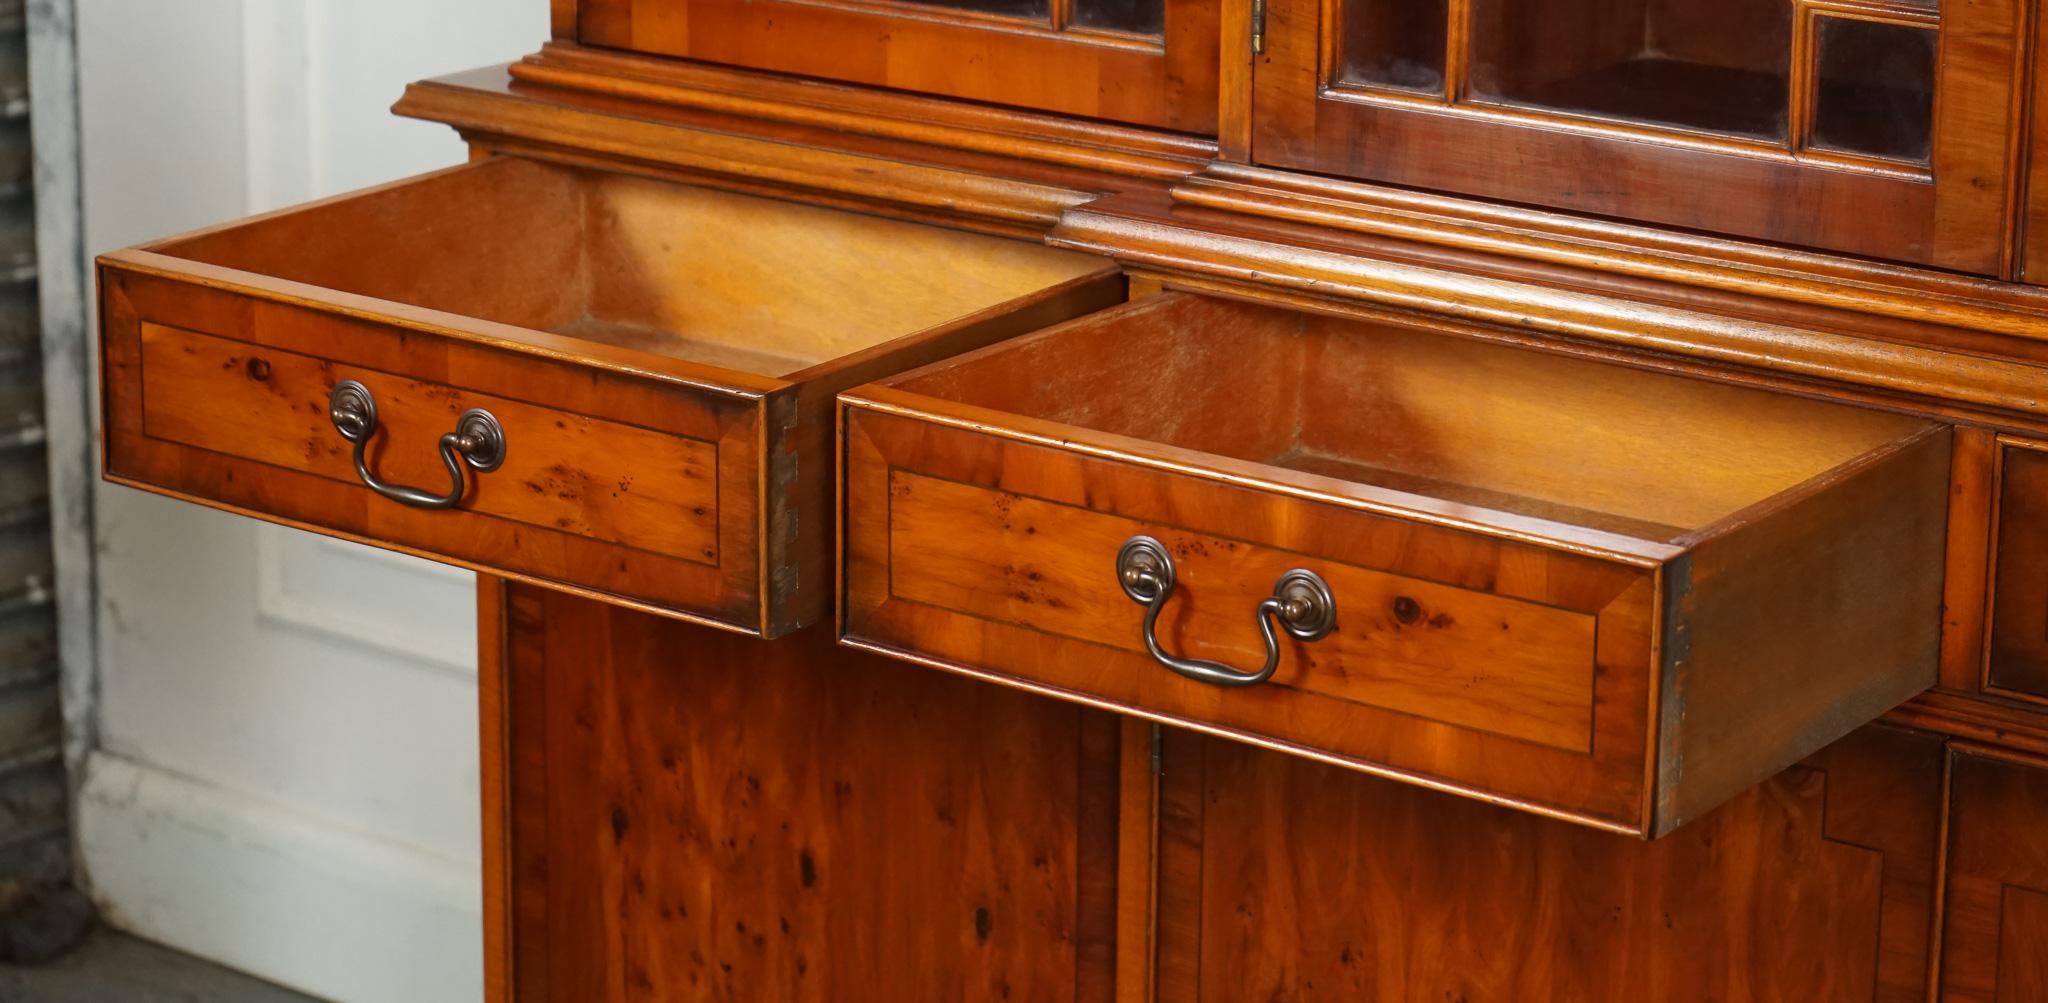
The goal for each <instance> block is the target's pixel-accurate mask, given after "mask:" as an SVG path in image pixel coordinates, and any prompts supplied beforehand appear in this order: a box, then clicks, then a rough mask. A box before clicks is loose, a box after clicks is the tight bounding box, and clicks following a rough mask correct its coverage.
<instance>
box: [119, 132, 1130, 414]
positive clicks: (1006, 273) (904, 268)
mask: <svg viewBox="0 0 2048 1003" xmlns="http://www.w3.org/2000/svg"><path fill="white" fill-rule="evenodd" d="M151 250H153V251H155V252H157V253H160V254H166V255H170V256H172V257H177V258H184V259H188V260H192V261H200V262H205V263H208V264H213V265H219V266H222V267H226V268H234V269H240V270H242V271H247V272H254V273H258V274H261V275H266V276H273V277H276V278H281V279H287V280H291V281H294V282H302V283H306V284H308V285H313V286H318V287H320V288H322V289H330V290H340V291H342V292H348V293H355V294H358V295H363V296H370V297H375V298H377V299H381V300H388V301H392V302H396V303H403V304H407V305H410V306H415V307H424V308H427V309H431V310H440V311H445V312H448V313H455V314H461V315H463V316H466V317H473V318H478V319H481V320H487V321H494V322H497V323H501V324H509V325H513V326H516V327H523V328H530V329H533V330H539V331H547V332H551V333H554V334H559V335H566V336H569V337H572V338H577V339H581V340H584V341H589V342H597V343H602V344H608V345H614V346H619V347H624V348H631V349H636V350H640V351H645V352H652V353H655V354H659V355H666V356H671V357H674V358H679V359H685V360H689V361H692V362H701V363H705V364H708V365H715V366H720V367H723V368H727V369H736V370H740V371H743V372H749V373H754V374H757V375H762V376H785V375H789V374H791V373H794V372H796V371H799V370H802V369H805V368H808V367H811V366H814V365H818V364H820V363H824V362H829V361H831V360H834V359H838V358H841V357H844V356H847V355H850V354H853V353H856V352H859V351H862V350H864V349H867V348H871V347H874V346H876V345H880V344H883V343H886V342H889V341H892V340H894V339H897V338H900V337H904V336H907V335H911V334H915V333H917V332H920V331H923V330H926V329H929V328H932V327H935V326H937V325H940V324H944V323H946V322H947V321H951V320H954V319H957V318H960V317H964V316H967V315H970V314H974V313H977V312H979V311H982V310H985V309H987V308H989V307H992V306H995V305H998V304H1001V303H1004V302H1006V301H1008V300H1011V299H1015V298H1017V297H1019V296H1023V295H1027V294H1029V293H1033V292H1036V291H1038V290H1041V289H1044V288H1046V287H1049V286H1053V285H1057V284H1059V283H1061V282H1064V281H1067V280H1069V279H1073V278H1077V277H1080V276H1083V275H1087V274H1090V273H1092V272H1096V271H1099V270H1100V269H1101V267H1102V261H1101V259H1099V258H1095V257H1092V256H1089V255H1084V254H1077V253H1073V252H1069V251H1060V250H1054V249H1052V248H1047V247H1044V246H1041V245H1035V244H1027V243H1023V242H1020V241H1014V240H1007V239H1003V238H999V237H991V236H987V235H983V234H974V233H964V232H960V231H954V230H944V229H940V228H938V227H931V226H922V225H918V224H914V223H905V222H899V221H895V220H887V219H881V218H878V217H872V216H864V215H860V214H858V213H852V212H844V211H839V210H834V209H823V208H818V207H815V206H806V205H801V204H798V203H794V202H788V201H779V200H774V199H766V198H758V197H754V196H749V195H740V194H734V193H731V192H724V191H717V190H713V189H708V188H695V187H690V186H686V185H679V184H674V183H669V182H664V181H658V180H653V179H649V178H642V177H637V176H633V175H627V174H618V173H607V172H602V171H591V170H583V169H576V168H567V167H559V166H554V165H550V164H543V163H540V162H537V161H531V160H522V159H518V158H497V159H494V160H492V161H488V162H485V163H481V164H475V165H471V166H468V167H463V168H457V169H455V170H452V171H447V172H443V173H440V174H435V175H429V176H427V177H424V178H421V179H418V180H415V181H411V182H406V183H402V184H398V185H393V186H390V187H386V188H381V189H376V190H373V191H370V192H367V193H363V194H358V195H352V196H344V197H342V198H339V199H334V200H330V201H327V202H322V203H317V204H315V205H312V206H308V207H306V208H303V209H296V210H290V211H286V212H282V213H276V214H272V215H269V216H264V217H260V218H258V219H256V220H252V221H250V222H247V223H242V224H238V225H233V226H228V227H225V228H221V229H216V230H211V231H207V232H204V233H201V234H197V235H194V236H190V237H186V238H179V239H174V240H171V241H168V242H165V243H162V244H159V245H156V246H154V247H152V248H151Z"/></svg>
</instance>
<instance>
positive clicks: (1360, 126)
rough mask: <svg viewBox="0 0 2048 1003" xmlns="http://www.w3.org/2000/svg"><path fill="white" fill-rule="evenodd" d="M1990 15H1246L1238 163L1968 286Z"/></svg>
mask: <svg viewBox="0 0 2048 1003" xmlns="http://www.w3.org/2000/svg"><path fill="white" fill-rule="evenodd" d="M2023 11H2024V8H2023V5H2021V4H2019V3H2016V2H2014V0H1987V2H1981V3H1963V2H1958V0H1857V2H1854V3H1843V2H1838V0H1727V2H1720V3H1711V2H1707V0H1327V2H1326V0H1270V3H1269V7H1268V13H1267V15H1266V27H1265V32H1264V36H1263V40H1264V51H1263V53H1261V54H1260V55H1259V56H1258V57H1257V58H1256V59H1255V61H1254V63H1255V69H1254V91H1255V98H1254V102H1255V104H1254V115H1253V123H1254V124H1253V128H1254V139H1253V151H1252V155H1253V159H1254V160H1256V161H1258V162H1260V163H1264V164H1269V165H1273V166H1278V167H1288V168H1296V169H1301V170H1310V171H1319V172H1323V173H1331V174H1344V175H1351V176H1354V177H1361V178H1367V179H1372V180H1378V181H1387V182H1393V183H1396V184H1404V185H1415V186H1418V187H1427V188H1434V189H1439V190H1450V191H1455V192H1459V193H1462V194H1468V195H1477V196H1482V197H1486V198H1496V199H1506V200H1511V201H1516V202H1525V203H1533V204H1538V205H1548V206H1553V207H1556V208H1560V209H1568V210H1575V211H1580V212H1588V213H1598V214H1601V215H1609V216H1618V217H1625V218H1630V219H1637V220H1643V221H1647V222H1652V223H1658V224H1666V225H1674V226H1683V227H1691V228H1696V229H1701V230H1711V231H1717V232H1720V233H1725V234H1730V235H1735V236H1741V237H1750V238H1758V239H1763V240H1770V241H1776V242H1784V243H1794V244H1804V245H1810V246H1814V247H1820V248H1827V249H1832V250H1838V251H1845V252H1849V253H1854V254H1862V255H1870V256H1873V257H1882V258H1891V259H1896V260H1902V261H1910V262H1916V263H1923V264H1930V265H1937V266H1940V267H1944V268H1953V269H1960V270H1965V271H1972V272H1979V273H1985V274H1996V273H1999V272H2000V271H2001V269H2002V268H2003V255H2002V253H2001V248H2002V244H2003V241H2002V240H2001V237H2000V234H2001V232H2002V230H2003V228H2004V225H2005V223H2004V221H2005V212H2006V203H2007V195H2008V187H2009V184H2010V179H2009V177H2008V174H2009V170H2008V168H2007V160H2008V155H2009V151H2010V146H2011V142H2012V140H2013V138H2014V132H2015V131H2014V129H2013V127H2012V125H2011V121H2012V119H2013V117H2014V116H2013V109H2014V108H2016V107H2017V104H2016V102H2017V100H2018V99H2017V96H2016V89H2017V86H2016V81H2017V79H2018V76H2017V74H2016V73H2015V71H2014V66H2015V65H2016V63H2015V56H2014V53H2015V51H2016V46H2017V44H2018V43H2017V38H2018V35H2019V30H2020V24H2021V21H2022V18H2023Z"/></svg>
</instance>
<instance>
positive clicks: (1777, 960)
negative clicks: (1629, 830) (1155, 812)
mask: <svg viewBox="0 0 2048 1003" xmlns="http://www.w3.org/2000/svg"><path fill="white" fill-rule="evenodd" d="M1942 757H1943V750H1942V747H1941V744H1940V742H1939V741H1938V740H1936V739H1933V738H1930V737H1926V736H1923V735H1918V734H1912V733H1907V732H1903V731H1896V730H1890V729H1886V728H1882V727H1876V726H1873V727H1868V728H1865V729H1863V730H1861V731H1858V732H1856V733H1854V734H1852V735H1851V736H1850V737H1849V738H1847V739H1844V740H1842V741H1840V742H1837V743H1835V744H1834V745H1832V746H1830V747H1828V748H1827V749H1826V750H1824V751H1822V752H1821V753H1820V754H1818V755H1816V756H1814V757H1812V758H1810V759H1808V760H1807V761H1805V762H1804V763H1802V764H1800V765H1798V766H1795V767H1793V768H1791V769H1790V770H1787V771H1785V772H1784V773H1782V774H1780V775H1778V776H1777V777H1776V778H1774V779H1772V780H1770V781H1768V782H1766V783H1764V784H1763V785H1761V786H1759V787H1757V788H1755V789H1753V790H1751V791H1749V792H1748V793H1745V794H1743V795H1741V796H1740V797H1737V798H1735V799H1734V800H1732V801H1730V802H1728V803H1726V804H1724V805H1722V806H1721V807H1720V808H1719V809H1717V810H1715V811H1714V812H1713V813H1712V814H1710V815H1708V816H1706V817H1704V818H1702V819H1700V820H1698V821H1695V822H1693V823H1692V824H1690V825H1687V826H1684V827H1682V828H1680V829H1679V830H1678V831H1676V832H1675V833H1673V834H1671V835H1669V836H1666V837H1664V838H1663V839H1659V840H1656V841H1654V842H1642V841H1638V840H1632V839H1629V838H1627V837H1624V836H1617V835H1612V834H1607V833H1601V832H1596V831H1592V830H1588V829H1584V828H1581V827H1577V826H1572V825H1568V824H1564V823H1559V822H1556V821H1552V820H1547V819H1543V818H1538V817H1534V816H1530V815H1527V814H1523V813H1518V812H1514V811H1510V810H1506V809H1502V808H1498V807H1494V806H1491V805H1486V804H1481V803H1477V802H1473V801H1468V800H1464V799H1460V798H1451V797H1445V796H1443V795H1441V794H1437V793H1433V792H1430V791H1426V790H1420V789H1417V788H1414V787H1409V786H1405V785H1401V784H1397V783H1392V782H1388V781H1384V780H1379V779H1375V778H1372V777H1368V776H1364V775H1360V774H1356V773H1352V772H1348V771H1344V770H1340V769H1335V768H1331V767H1328V766H1324V765H1319V764H1316V763H1312V762H1309V761H1306V760H1303V759H1300V758H1297V757H1292V756H1285V755H1278V754H1274V753H1271V752H1265V751H1261V750H1257V749H1253V748H1250V747H1247V746H1242V745H1237V744H1233V743H1229V742H1222V741H1215V740H1210V739H1202V738H1197V737H1193V736H1188V735H1184V734H1169V736H1168V741H1167V742H1166V743H1165V746H1164V756H1163V767H1164V776H1163V777H1162V779H1161V791H1160V841H1159V849H1160V859H1159V871H1158V874H1159V881H1160V887H1159V893H1158V903H1159V905H1158V911H1159V970H1158V980H1159V981H1158V984H1159V990H1160V991H1159V996H1158V998H1159V999H1160V1000H1162V1001H1174V1003H1185V1001H1191V1000H1205V1001H1226V1000H1229V1001H1234V1000H1290V1001H1299V1003H1307V1001H1311V1000H1347V1001H1349V1000H1374V1001H1423V1000H1428V1001H1442V1000H1456V1001H1463V1003H1513V1001H1526V1000H1575V1001H1583V1003H1623V1001H1629V1003H1633V1001H1638V1000H1659V1001H1665V1003H1692V1001H1697V1003H1706V1001H1722V1000H1800V1001H1806V1003H1846V1001H1857V1003H1865V1001H1872V1000H1876V1001H1886V1003H1892V1001H1896V1003H1905V1001H1908V1000H1924V999H1925V998H1926V993H1927V986H1928V975H1929V967H1928V964H1929V958H1928V954H1929V947H1928V945H1929V936H1930V932H1931V930H1930V926H1931V921H1932V916H1933V914H1934V909H1933V901H1934V895H1935V891H1934V889H1935V880H1934V878H1935V875H1934V869H1935V866H1936V861H1937V858H1938V856H1939V853H1938V849H1937V848H1938V845H1939V833H1940V823H1941V809H1942ZM1972 998H1974V997H1972ZM1986 998H1989V997H1986ZM1999 998H2000V999H2005V998H2006V997H1999ZM2011 998H2012V999H2020V998H2023V997H2017V996H2015V997H2011ZM2026 998H2034V997H2026Z"/></svg>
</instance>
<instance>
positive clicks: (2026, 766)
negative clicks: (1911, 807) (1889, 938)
mask: <svg viewBox="0 0 2048 1003" xmlns="http://www.w3.org/2000/svg"><path fill="white" fill-rule="evenodd" d="M1951 770H1952V779H1951V780H1950V790H1951V794H1950V799H1951V800H1950V812H1951V815H1950V821H1949V839H1948V880H1947V882H1946V885H1947V889H1948V902H1947V908H1946V920H1945V922H1944V923H1943V945H1942V965H1941V983H1942V992H1941V999H1942V1001H1943V1003H2025V1001H2030V1000H2042V999H2048V839H2044V838H2043V834H2044V833H2048V760H2042V759H2022V758H2018V757H2012V756H2009V755H2005V754H1996V753H1989V752H1973V751H1965V752H1959V753H1958V754H1957V755H1956V756H1955V760H1954V763H1953V765H1952V766H1951Z"/></svg>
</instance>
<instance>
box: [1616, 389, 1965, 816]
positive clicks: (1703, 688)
mask: <svg viewBox="0 0 2048 1003" xmlns="http://www.w3.org/2000/svg"><path fill="white" fill-rule="evenodd" d="M1950 442H1951V433H1950V431H1949V430H1948V429H1947V428H1946V427H1932V426H1930V427H1929V428H1928V429H1927V430H1926V431H1924V432H1922V433H1920V434H1919V435H1917V436H1914V437H1911V438H1908V439H1906V440H1903V441H1901V442H1900V443H1898V444H1896V445H1894V446H1893V447H1891V448H1888V449H1886V450H1881V451H1879V452H1877V453H1875V454H1873V455H1871V456H1869V457H1866V458H1865V459H1864V460H1863V461H1861V462H1859V463H1855V464H1851V465H1850V466H1848V467H1846V468H1845V469H1843V470H1840V471H1837V472H1836V474H1835V475H1833V476H1831V477H1828V478H1824V479H1822V480H1821V481H1819V482H1816V483H1814V484H1811V485H1808V486H1806V487H1805V488H1802V489H1801V490H1800V491H1799V492H1796V493H1794V495H1793V497H1790V498H1787V499H1783V500H1780V501H1779V502H1778V503H1776V504H1767V505H1766V506H1764V507H1763V508H1762V509H1761V510H1760V511H1758V512H1754V513H1746V514H1744V515H1741V516H1738V517H1737V519H1736V520H1734V523H1733V525H1731V526H1730V527H1728V528H1727V529H1726V531H1725V532H1721V533H1718V534H1713V535H1710V536H1709V538H1708V539H1706V540H1704V541H1702V542H1701V543H1700V544H1699V545H1698V546H1697V547H1695V548H1694V549H1693V551H1692V552H1691V553H1690V554H1689V555H1688V556H1687V558H1685V559H1683V560H1682V561H1680V562H1677V563H1675V564H1674V566H1673V567H1672V568H1671V569H1670V570H1669V571H1668V572H1667V575H1666V581H1665V589H1666V593H1665V599H1664V603H1665V606H1666V608H1667V610H1668V615H1667V628H1666V635H1665V638H1664V645H1663V656H1662V657H1663V668H1662V672H1663V674H1664V678H1665V680H1666V696H1665V697H1664V700H1663V702H1662V705H1661V712H1662V719H1663V720H1662V727H1661V730H1660V734H1659V744H1660V747H1661V749H1662V753H1661V755H1660V756H1659V775H1658V778H1657V791H1656V799H1655V804H1656V811H1655V817H1654V819H1653V823H1652V828H1651V835H1653V836H1655V835H1659V834H1662V833H1665V832H1669V831H1670V830H1672V829H1674V828H1677V827H1678V826H1680V825H1683V824H1685V823H1686V822H1687V821H1689V820H1691V819H1694V818H1697V817H1699V816H1700V815H1702V814H1705V813H1706V812H1707V811H1710V810H1712V809H1713V808H1714V807H1715V806H1717V805H1719V804H1721V803H1722V802H1723V801H1726V800H1727V799H1729V798H1731V797H1733V796H1735V795H1736V794H1737V793H1739V792H1741V791H1743V790H1745V789H1747V788H1748V787H1750V786H1751V785H1753V784H1755V783H1757V782H1758V781H1759V780H1762V779H1763V778H1765V777H1769V776H1771V775H1773V774H1775V773H1777V772H1778V771H1779V770H1781V769H1784V768H1785V767H1787V766H1790V765H1791V764H1793V763H1795V762H1798V761H1799V760H1800V759H1802V758H1804V757H1806V756H1808V755H1811V754H1812V753H1814V752H1816V751H1818V750H1819V749H1821V748H1822V747H1823V746H1826V745H1827V744H1828V743H1829V742H1833V741H1835V740H1836V739H1838V738H1841V737H1842V736H1843V735H1846V734H1848V733H1849V732H1851V731H1853V730H1855V729H1856V728H1857V727H1859V726H1861V725H1863V724H1865V723H1868V722H1870V721H1872V720H1875V719H1876V718H1877V717H1878V716H1880V715H1882V714H1883V713H1885V712H1886V711H1888V710H1891V709H1892V708H1893V707H1896V706H1898V705H1899V704H1900V703H1903V702H1905V701H1906V700H1907V699H1908V698H1910V697H1912V696H1914V695H1915V694H1918V693H1920V692H1922V691H1924V690H1926V689H1928V688H1929V687H1931V686H1933V685H1934V683H1935V678H1936V672H1937V670H1938V667H1939V661H1940V645H1941V638H1940V634H1941V590H1942V568H1943V561H1942V554H1943V549H1944V547H1945V545H1946V533H1947V524H1946V519H1947V511H1948V473H1949V450H1950Z"/></svg>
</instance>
